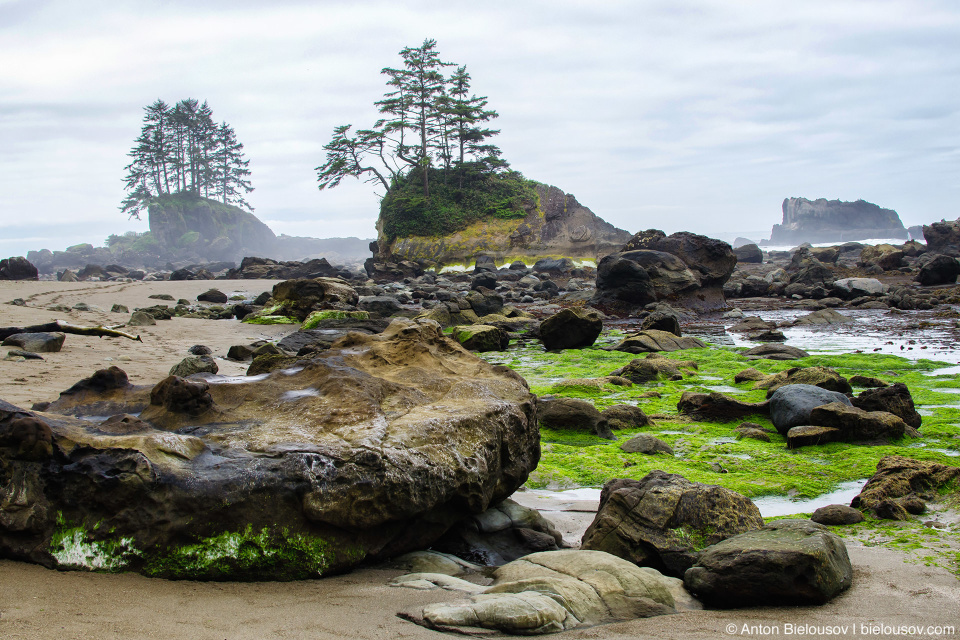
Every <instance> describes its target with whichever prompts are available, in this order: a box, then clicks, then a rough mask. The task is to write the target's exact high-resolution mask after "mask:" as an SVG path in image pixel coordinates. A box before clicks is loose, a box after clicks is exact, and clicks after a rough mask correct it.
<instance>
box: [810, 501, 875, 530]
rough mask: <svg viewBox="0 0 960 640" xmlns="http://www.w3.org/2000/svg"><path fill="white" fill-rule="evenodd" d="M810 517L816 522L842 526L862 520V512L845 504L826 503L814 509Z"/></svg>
mask: <svg viewBox="0 0 960 640" xmlns="http://www.w3.org/2000/svg"><path fill="white" fill-rule="evenodd" d="M810 519H811V520H813V521H814V522H816V523H817V524H823V525H828V526H842V525H846V524H857V523H858V522H863V514H862V513H860V511H858V510H857V509H854V508H853V507H851V506H848V505H845V504H828V505H827V506H825V507H820V508H818V509H817V510H816V511H814V512H813V515H811V516H810Z"/></svg>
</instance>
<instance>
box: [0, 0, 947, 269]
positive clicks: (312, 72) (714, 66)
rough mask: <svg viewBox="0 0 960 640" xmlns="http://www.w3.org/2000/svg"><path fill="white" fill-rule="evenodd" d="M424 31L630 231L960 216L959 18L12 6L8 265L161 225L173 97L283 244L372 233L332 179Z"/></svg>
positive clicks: (542, 156) (2, 80) (56, 0)
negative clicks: (227, 151)
mask: <svg viewBox="0 0 960 640" xmlns="http://www.w3.org/2000/svg"><path fill="white" fill-rule="evenodd" d="M424 38H433V39H436V40H437V43H438V50H439V52H440V54H441V57H442V58H444V59H445V60H448V61H452V62H456V63H459V64H465V65H467V69H468V71H469V72H470V73H471V75H472V76H473V89H474V91H475V92H476V93H478V94H480V95H486V96H488V97H489V101H490V106H491V107H493V108H494V109H496V110H497V111H499V113H500V118H499V119H498V120H497V121H495V124H496V126H497V127H499V128H500V129H501V134H500V135H499V136H498V137H497V138H496V139H495V140H494V141H495V142H497V143H498V144H499V145H500V147H501V149H503V152H504V157H505V158H506V159H507V160H508V161H509V162H510V163H511V164H512V166H513V168H515V169H517V170H519V171H521V172H522V173H523V174H524V175H526V176H527V177H529V178H533V179H535V180H538V181H541V182H546V183H548V184H553V185H556V186H558V187H560V188H561V189H563V190H564V191H566V192H567V193H571V194H573V195H575V196H576V197H577V199H578V200H579V201H580V202H581V203H582V204H584V205H586V206H588V207H590V208H591V209H592V210H593V211H594V212H595V213H596V214H598V215H600V216H601V217H603V218H605V219H606V220H608V221H610V222H612V223H614V224H616V225H617V226H619V227H622V228H625V229H627V230H629V231H631V232H635V231H638V230H640V229H648V228H660V229H663V230H665V231H667V232H668V233H670V232H673V231H679V230H690V231H695V232H699V233H704V234H707V235H711V234H714V235H719V234H722V233H730V232H737V231H742V232H748V233H751V234H753V236H754V238H753V239H755V240H758V239H760V237H769V231H770V227H771V225H773V224H774V223H777V222H780V218H781V211H780V206H781V203H782V201H783V199H784V198H785V197H790V196H803V197H807V198H811V199H813V198H819V197H824V198H830V199H833V198H840V199H842V200H855V199H857V198H863V199H865V200H868V201H871V202H875V203H877V204H879V205H880V206H883V207H888V208H892V209H896V210H897V211H898V212H899V213H900V217H901V219H902V220H903V222H904V224H906V225H911V224H920V223H924V222H930V221H933V220H939V219H941V218H946V219H955V218H957V216H958V215H960V209H958V207H957V205H956V203H957V202H958V200H960V198H958V195H960V193H958V190H960V180H958V178H960V174H958V169H960V153H958V148H960V113H958V108H960V100H958V98H960V3H958V2H956V0H942V1H937V0H867V1H851V0H848V1H844V0H806V1H804V2H798V1H796V0H789V1H780V0H635V1H632V2H617V1H611V0H605V1H603V2H596V1H593V2H574V1H565V0H549V1H545V2H540V1H531V0H508V1H503V2H501V1H499V0H487V1H485V2H458V1H455V0H445V1H443V2H427V1H423V2H401V1H398V0H390V1H386V2H365V1H362V0H352V1H348V2H331V1H326V0H313V1H309V2H306V1H305V2H297V1H284V0H273V1H271V2H254V1H252V0H231V1H229V2H226V1H224V2H219V1H209V0H205V1H204V2H194V1H191V2H180V1H177V0H170V1H154V2H149V1H144V0H138V1H137V2H127V3H121V2H106V1H101V0H86V1H84V2H78V1H76V0H74V1H67V0H51V1H44V0H0V255H2V256H4V257H5V256H9V255H22V254H24V253H25V252H26V251H27V250H28V249H39V248H44V247H46V248H50V249H63V248H64V247H66V246H67V245H69V244H74V243H77V242H91V243H93V244H95V245H98V244H102V243H103V241H104V239H105V238H106V236H107V235H108V234H110V233H122V232H123V231H126V230H137V231H143V230H146V228H147V225H146V222H137V221H128V220H126V218H125V216H123V215H122V214H121V213H120V212H119V210H118V205H119V203H120V200H121V199H122V197H123V190H122V178H123V174H124V172H123V167H124V166H125V165H126V164H127V162H128V158H127V155H126V154H127V152H128V151H129V150H130V147H131V146H132V144H133V140H134V138H136V136H137V135H138V134H139V132H140V127H141V125H142V117H143V107H144V106H145V105H147V104H149V103H151V102H153V101H154V100H156V99H157V98H162V99H163V100H165V101H166V102H168V103H174V102H176V101H178V100H180V99H182V98H187V97H193V98H197V99H199V100H201V101H202V100H207V101H208V102H209V104H210V106H211V108H212V109H213V114H214V117H215V119H217V120H218V121H221V120H222V121H226V122H228V123H229V124H230V125H232V126H233V128H234V129H235V131H236V133H237V136H238V139H239V140H240V141H241V142H242V143H243V144H244V145H245V150H246V153H247V157H248V158H249V159H250V161H251V163H250V168H251V169H252V172H253V173H252V181H253V185H254V187H256V191H254V192H253V193H252V194H250V196H249V197H248V199H249V201H250V203H251V204H252V205H253V206H254V207H255V208H256V214H257V216H259V217H260V218H261V219H262V220H263V221H264V222H266V223H267V224H268V225H269V226H270V227H271V228H272V229H273V230H274V231H275V232H277V233H278V234H279V233H287V234H291V235H309V236H315V237H331V236H359V237H373V236H375V234H376V232H375V230H374V222H375V220H376V217H377V213H378V207H379V200H378V196H377V194H376V193H375V192H374V190H373V189H372V188H371V185H368V184H365V183H362V182H357V181H354V180H351V181H349V182H345V183H344V184H343V185H342V186H341V187H338V188H337V189H334V190H331V191H324V192H320V191H318V190H317V187H316V173H315V171H314V168H315V167H316V166H317V165H319V164H321V163H322V162H323V160H324V154H323V150H322V147H323V145H324V144H325V143H327V142H328V141H329V139H330V133H331V131H332V129H333V127H334V126H335V125H338V124H354V125H355V126H359V127H369V126H370V125H371V124H372V123H373V121H374V120H375V119H376V115H377V114H376V112H375V110H374V107H373V103H374V102H375V101H376V100H378V99H380V98H381V97H382V95H383V93H384V91H385V85H384V77H383V76H381V74H380V70H381V68H383V67H385V66H398V65H400V64H401V62H400V58H399V56H398V55H397V53H398V51H399V50H400V49H402V48H403V47H405V46H418V45H419V44H421V43H422V42H423V40H424ZM144 217H146V216H144Z"/></svg>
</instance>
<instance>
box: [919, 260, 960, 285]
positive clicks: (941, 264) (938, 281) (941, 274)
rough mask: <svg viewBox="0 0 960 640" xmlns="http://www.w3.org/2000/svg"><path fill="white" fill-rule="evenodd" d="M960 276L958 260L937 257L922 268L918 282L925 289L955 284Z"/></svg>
mask: <svg viewBox="0 0 960 640" xmlns="http://www.w3.org/2000/svg"><path fill="white" fill-rule="evenodd" d="M958 274H960V262H957V259H956V258H952V257H950V256H945V255H935V256H933V257H932V258H930V259H929V260H927V262H925V263H924V264H923V266H922V267H920V271H919V272H918V273H917V282H919V283H920V284H921V285H922V286H924V287H930V286H935V285H944V284H954V283H956V281H957V275H958Z"/></svg>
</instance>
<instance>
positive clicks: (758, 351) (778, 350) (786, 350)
mask: <svg viewBox="0 0 960 640" xmlns="http://www.w3.org/2000/svg"><path fill="white" fill-rule="evenodd" d="M743 355H744V356H745V357H746V358H747V360H797V359H798V358H806V357H808V356H809V355H810V354H809V353H807V352H806V351H804V350H803V349H799V348H797V347H791V346H790V345H786V344H775V343H774V344H771V343H768V344H761V345H760V346H758V347H754V348H752V349H747V350H746V351H744V352H743ZM754 371H756V369H754ZM758 373H759V372H758ZM760 375H761V376H762V375H763V374H760ZM751 379H752V378H751ZM756 380H760V378H756Z"/></svg>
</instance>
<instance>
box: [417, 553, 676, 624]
mask: <svg viewBox="0 0 960 640" xmlns="http://www.w3.org/2000/svg"><path fill="white" fill-rule="evenodd" d="M674 605H675V600H674V598H673V595H672V594H671V593H670V588H669V585H668V583H667V582H666V581H665V580H664V579H663V577H662V576H660V575H659V574H658V573H656V572H652V571H650V570H645V569H641V568H639V567H636V566H634V565H632V564H631V563H629V562H626V561H625V560H621V559H620V558H616V557H613V556H611V555H610V554H607V553H603V552H600V551H582V550H563V551H546V552H542V553H535V554H532V555H529V556H526V557H524V558H522V559H520V560H516V561H514V562H511V563H509V564H506V565H504V566H502V567H500V568H499V569H497V570H496V572H495V573H494V582H493V585H492V586H491V587H489V588H488V589H486V591H485V592H484V593H481V594H478V595H474V596H473V597H471V598H470V600H469V601H466V602H456V601H455V602H444V603H436V604H431V605H427V606H426V607H424V608H423V610H422V614H421V616H419V617H417V618H415V621H416V622H419V623H421V624H424V625H425V626H428V627H431V628H434V629H437V630H442V631H457V632H460V633H466V634H470V635H475V634H477V633H478V631H476V630H477V629H484V630H494V631H500V632H503V633H508V634H512V635H539V634H544V633H556V632H559V631H563V630H565V629H572V628H575V627H579V626H588V625H595V624H602V623H606V622H614V621H618V620H633V619H636V618H648V617H651V616H656V615H663V614H670V613H675V612H676V609H675V608H674Z"/></svg>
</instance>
